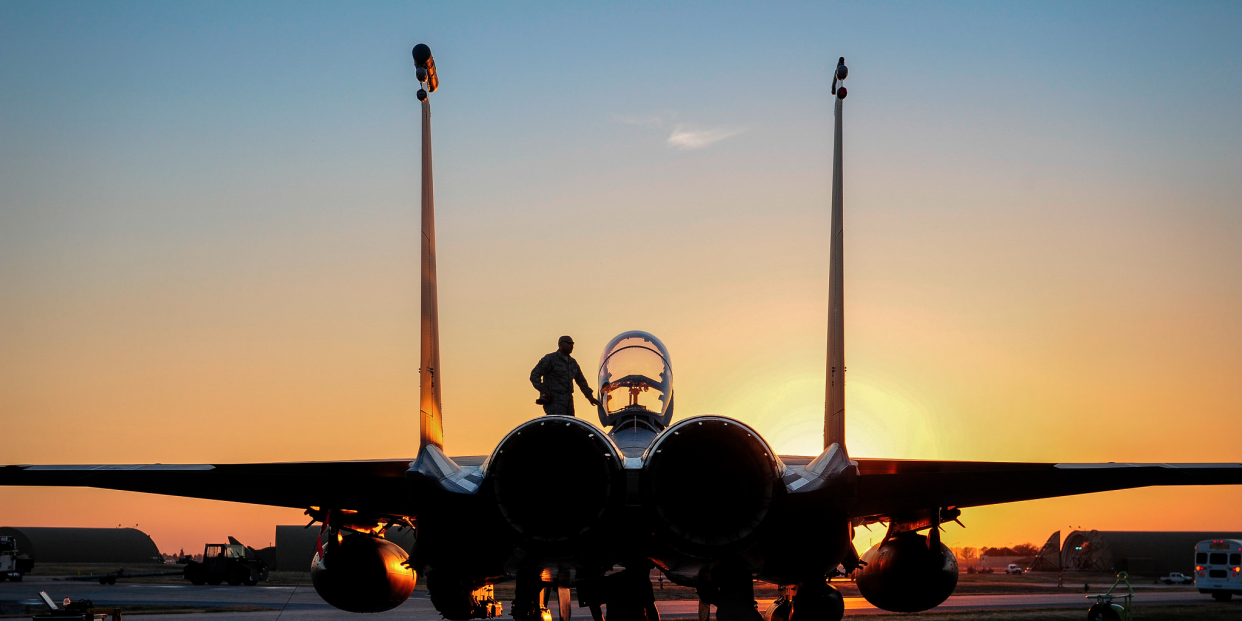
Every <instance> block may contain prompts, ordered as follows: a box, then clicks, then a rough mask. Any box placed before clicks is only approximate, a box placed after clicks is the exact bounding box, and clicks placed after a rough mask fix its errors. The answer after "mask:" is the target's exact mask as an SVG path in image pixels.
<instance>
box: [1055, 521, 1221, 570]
mask: <svg viewBox="0 0 1242 621" xmlns="http://www.w3.org/2000/svg"><path fill="white" fill-rule="evenodd" d="M1205 539H1242V533H1229V532H1219V531H1203V532H1197V531H1119V530H1112V531H1104V530H1075V531H1072V532H1071V533H1070V534H1069V535H1066V537H1065V543H1064V545H1061V544H1060V542H1061V532H1060V531H1057V532H1055V533H1053V534H1052V536H1051V537H1049V538H1048V542H1047V543H1046V544H1044V547H1043V549H1042V550H1041V551H1040V553H1039V555H1038V556H1036V557H1035V560H1034V562H1033V563H1032V564H1031V570H1032V571H1062V570H1064V571H1067V572H1108V573H1112V572H1119V571H1125V572H1129V573H1130V574H1131V575H1135V576H1160V575H1165V574H1168V573H1170V572H1174V571H1177V572H1181V573H1184V574H1187V575H1190V574H1191V573H1192V572H1193V570H1194V550H1195V544H1197V543H1199V542H1200V541H1203V540H1205ZM1058 548H1059V549H1058Z"/></svg>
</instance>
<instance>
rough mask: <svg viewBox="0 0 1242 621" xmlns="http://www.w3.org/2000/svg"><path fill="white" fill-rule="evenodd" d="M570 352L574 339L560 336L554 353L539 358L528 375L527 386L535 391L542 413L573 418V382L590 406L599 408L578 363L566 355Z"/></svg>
mask: <svg viewBox="0 0 1242 621" xmlns="http://www.w3.org/2000/svg"><path fill="white" fill-rule="evenodd" d="M573 351H574V340H573V339H572V338H569V337H568V336H562V337H561V338H560V340H559V341H557V350H556V351H554V352H552V353H550V354H548V355H546V356H544V357H543V358H540V359H539V364H536V365H535V368H534V369H532V370H531V372H530V383H531V385H533V386H534V387H535V390H538V391H539V400H538V401H535V403H538V404H540V405H542V406H543V413H544V414H553V415H560V416H573V415H574V382H577V383H578V387H579V388H581V389H582V394H584V395H586V398H587V401H589V402H591V405H599V401H596V400H595V396H594V395H592V394H591V386H590V385H589V384H587V381H586V377H583V375H582V369H581V368H580V367H579V366H578V361H577V360H574V359H573V357H572V356H570V355H569V354H570V353H572V352H573Z"/></svg>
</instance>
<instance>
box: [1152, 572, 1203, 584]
mask: <svg viewBox="0 0 1242 621" xmlns="http://www.w3.org/2000/svg"><path fill="white" fill-rule="evenodd" d="M1160 581H1161V582H1163V583H1165V584H1193V583H1194V581H1195V579H1194V578H1193V577H1191V576H1187V575H1185V574H1182V573H1180V572H1176V571H1175V572H1173V573H1171V574H1169V575H1167V576H1165V577H1163V578H1161V579H1160Z"/></svg>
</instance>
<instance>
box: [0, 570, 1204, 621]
mask: <svg viewBox="0 0 1242 621" xmlns="http://www.w3.org/2000/svg"><path fill="white" fill-rule="evenodd" d="M39 591H47V593H48V595H50V596H51V597H52V599H53V600H54V601H56V602H60V601H61V600H62V599H63V598H65V597H69V598H70V599H71V600H74V601H77V600H81V599H90V600H92V601H93V602H94V604H95V606H96V607H116V608H120V609H121V611H122V613H124V612H125V609H126V607H130V606H185V607H189V608H222V607H228V606H252V607H264V608H269V610H263V611H257V612H204V613H197V612H195V613H184V614H162V613H161V614H141V613H138V614H134V615H133V616H134V617H139V616H140V617H141V619H142V620H143V621H276V620H278V619H279V620H287V621H319V620H325V621H326V620H328V619H341V618H344V617H349V616H352V615H349V614H348V613H343V612H341V611H339V610H337V609H335V608H332V607H331V606H329V605H328V604H327V603H325V602H324V601H323V600H322V599H320V598H319V595H317V594H316V593H315V589H314V587H312V586H311V585H310V584H309V583H307V584H304V585H300V586H297V587H292V586H252V587H247V586H236V587H234V586H224V585H222V586H193V585H189V584H185V585H179V584H143V583H125V582H121V583H119V584H116V585H107V586H105V585H101V584H98V583H95V582H81V581H65V580H55V579H52V578H45V577H27V578H26V580H25V581H23V582H3V583H0V603H4V604H7V605H8V607H10V609H11V606H12V605H14V604H16V603H18V602H20V603H22V604H30V605H35V604H39V603H41V602H40V600H39V599H38V598H39ZM1211 601H1212V600H1211V597H1210V596H1208V595H1203V594H1200V593H1198V592H1197V591H1191V590H1169V591H1156V592H1151V591H1144V592H1140V593H1138V594H1136V595H1135V596H1134V603H1135V605H1136V606H1142V605H1144V604H1203V603H1209V602H1211ZM768 603H769V602H768V601H761V602H760V603H759V606H760V611H762V610H763V609H764V608H766V607H767V604H768ZM1089 606H1090V602H1088V600H1087V599H1086V597H1084V595H1083V594H1081V593H1077V594H1070V593H1030V594H1007V595H954V596H952V597H950V598H949V600H948V601H947V602H945V603H944V604H941V605H940V606H939V607H938V608H937V609H936V610H938V611H946V612H947V611H955V610H956V611H962V610H1013V609H1022V608H1082V609H1083V610H1086V609H1087V608H1088V607H1089ZM657 607H658V608H659V610H660V613H661V616H663V617H669V618H674V617H677V618H687V617H694V616H696V615H697V612H698V602H697V601H694V600H673V601H661V602H657ZM845 608H846V617H847V618H848V617H857V616H872V615H888V614H893V613H886V612H884V611H882V610H878V609H876V608H875V607H874V606H872V605H871V604H869V603H867V601H866V600H864V599H863V598H861V597H847V598H845ZM713 612H714V611H713ZM505 613H506V614H505V615H504V617H502V619H507V618H509V617H508V602H505ZM127 616H128V615H127ZM572 617H573V618H574V619H579V620H589V619H590V618H591V615H590V613H589V612H588V611H586V610H581V609H578V608H577V607H576V606H575V609H574V611H573V614H572ZM713 617H714V614H713ZM366 618H367V619H409V620H416V621H440V614H439V613H437V612H436V611H435V609H434V608H433V607H432V606H431V601H430V600H429V599H427V595H426V592H422V591H416V592H415V593H414V595H413V596H411V597H410V599H409V600H408V601H406V602H405V603H404V604H402V605H401V606H399V607H397V608H396V609H394V610H390V611H388V612H384V613H378V614H373V615H367V617H366Z"/></svg>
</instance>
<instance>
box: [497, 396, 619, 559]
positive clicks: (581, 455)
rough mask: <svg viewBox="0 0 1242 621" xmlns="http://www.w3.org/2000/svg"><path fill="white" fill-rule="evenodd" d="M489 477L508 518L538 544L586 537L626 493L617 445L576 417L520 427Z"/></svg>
mask: <svg viewBox="0 0 1242 621" xmlns="http://www.w3.org/2000/svg"><path fill="white" fill-rule="evenodd" d="M486 477H487V478H488V479H490V486H491V490H492V493H493V494H494V495H495V498H496V504H497V507H498V508H499V510H500V514H501V515H502V516H503V518H504V520H505V521H506V522H508V524H509V526H510V527H511V528H512V529H513V530H514V531H515V533H516V534H517V536H518V538H519V539H520V540H523V541H525V542H527V543H528V544H534V545H545V546H546V545H556V544H564V543H567V542H570V541H572V540H575V539H577V538H580V537H582V536H584V535H586V534H587V533H588V531H590V530H591V529H592V528H593V527H595V526H596V525H598V524H599V523H600V522H601V521H603V520H605V519H606V514H607V513H608V510H609V509H610V508H611V507H613V506H616V505H618V504H620V497H621V496H622V495H623V494H624V491H625V486H624V482H623V481H622V479H621V461H620V457H619V451H618V450H617V448H616V446H615V445H613V443H612V441H611V440H610V439H609V438H608V436H607V434H605V433H604V432H602V431H600V430H599V429H598V428H596V427H595V426H593V425H591V424H590V423H587V422H585V421H582V420H579V419H577V418H573V417H570V416H544V417H541V418H537V419H534V420H532V421H528V422H526V423H524V424H522V425H520V426H518V427H517V428H516V429H514V430H513V431H512V432H510V433H509V435H508V436H505V439H504V440H501V441H500V445H499V446H497V447H496V452H494V453H492V456H491V458H490V459H489V460H488V465H487V475H486ZM485 485H487V484H486V483H485ZM549 499H551V502H549Z"/></svg>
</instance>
